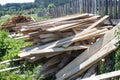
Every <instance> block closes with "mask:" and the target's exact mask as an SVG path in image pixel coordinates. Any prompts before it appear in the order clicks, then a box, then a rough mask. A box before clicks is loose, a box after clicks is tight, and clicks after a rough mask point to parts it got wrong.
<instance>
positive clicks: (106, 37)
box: [56, 24, 120, 78]
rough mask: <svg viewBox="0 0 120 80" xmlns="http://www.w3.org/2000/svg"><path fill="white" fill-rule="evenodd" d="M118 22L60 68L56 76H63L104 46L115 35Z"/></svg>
mask: <svg viewBox="0 0 120 80" xmlns="http://www.w3.org/2000/svg"><path fill="white" fill-rule="evenodd" d="M119 26H120V24H118V25H117V26H115V27H114V28H113V29H112V30H110V31H109V32H108V33H106V34H105V35H104V36H103V37H102V38H101V39H99V40H98V41H97V42H95V43H94V44H93V45H91V46H90V47H89V48H88V49H87V50H86V51H84V52H83V53H82V54H81V55H79V56H78V57H77V58H75V59H74V60H73V61H72V62H70V63H69V64H68V65H67V66H65V67H64V68H63V69H62V70H60V71H59V72H58V73H57V74H56V77H57V78H59V77H61V76H64V73H66V72H68V71H69V70H71V69H74V67H76V66H77V65H78V64H81V63H82V62H84V61H85V60H87V59H88V58H89V57H90V56H92V55H94V54H95V53H96V52H97V51H99V50H100V49H101V48H102V47H103V46H105V45H106V44H107V43H108V42H109V41H110V40H112V39H113V38H114V37H115V35H114V33H115V31H116V30H117V29H118V27H119Z"/></svg>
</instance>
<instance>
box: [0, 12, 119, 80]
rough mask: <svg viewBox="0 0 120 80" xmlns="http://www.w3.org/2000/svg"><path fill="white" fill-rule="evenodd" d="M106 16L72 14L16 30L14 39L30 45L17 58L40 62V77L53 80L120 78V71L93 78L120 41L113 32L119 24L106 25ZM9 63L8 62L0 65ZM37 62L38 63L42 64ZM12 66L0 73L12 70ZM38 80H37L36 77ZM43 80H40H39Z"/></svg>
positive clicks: (117, 28)
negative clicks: (17, 35)
mask: <svg viewBox="0 0 120 80" xmlns="http://www.w3.org/2000/svg"><path fill="white" fill-rule="evenodd" d="M108 18H109V16H104V17H101V16H99V15H94V14H74V15H69V16H65V17H60V18H55V19H49V20H45V21H40V22H31V23H25V24H24V26H22V25H21V26H20V28H19V29H17V28H15V27H14V29H15V30H16V31H19V32H20V33H22V34H23V35H22V36H20V37H15V39H24V40H25V41H26V42H33V44H32V45H31V46H27V47H24V48H22V49H21V53H20V54H19V55H18V56H19V57H20V58H19V59H14V60H12V61H19V60H22V61H24V60H27V61H30V62H33V63H34V62H36V61H40V60H41V59H43V60H42V62H41V63H42V67H41V68H40V70H39V71H38V72H39V76H41V75H44V76H45V77H49V76H53V78H54V79H53V80H101V79H108V78H112V77H116V76H120V71H113V72H110V73H105V74H101V75H96V74H97V71H96V68H97V67H98V63H99V61H100V60H101V59H103V58H105V57H106V56H109V54H110V53H111V52H112V51H114V50H115V49H116V48H117V47H116V46H115V44H116V43H118V42H119V41H120V39H119V38H118V37H119V36H116V35H115V33H118V32H120V31H119V29H120V24H118V25H116V26H115V27H113V26H112V25H105V24H104V21H105V20H106V19H108ZM7 62H11V60H7V61H4V62H1V63H0V64H5V63H7ZM41 63H40V64H41ZM16 68H19V66H18V67H13V68H8V69H4V70H1V71H0V72H2V71H7V70H13V69H16ZM38 78H39V77H38ZM38 80H42V79H38Z"/></svg>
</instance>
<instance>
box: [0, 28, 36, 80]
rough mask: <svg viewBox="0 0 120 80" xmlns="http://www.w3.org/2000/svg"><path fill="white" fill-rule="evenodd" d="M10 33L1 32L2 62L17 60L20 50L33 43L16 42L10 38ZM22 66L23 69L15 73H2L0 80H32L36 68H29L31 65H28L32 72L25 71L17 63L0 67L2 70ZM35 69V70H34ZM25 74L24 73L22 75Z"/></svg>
mask: <svg viewBox="0 0 120 80" xmlns="http://www.w3.org/2000/svg"><path fill="white" fill-rule="evenodd" d="M8 35H9V32H8V31H6V30H0V61H4V60H9V59H13V58H16V57H17V55H18V53H19V52H20V48H21V47H24V46H28V45H31V43H25V42H24V41H22V40H15V39H13V38H10V37H8ZM18 65H20V66H21V68H22V69H21V68H20V69H18V70H15V71H7V72H2V73H1V72H0V80H25V79H26V80H32V78H33V76H32V75H33V70H34V68H35V67H33V66H29V65H31V64H30V63H29V65H28V64H26V65H27V66H29V67H30V68H31V70H29V69H27V70H24V69H23V68H24V67H23V66H24V65H25V64H24V63H22V64H19V62H18V64H16V63H10V64H4V65H0V69H5V68H9V67H12V66H18ZM25 67H26V66H25ZM32 69H33V70H32ZM22 72H23V73H22Z"/></svg>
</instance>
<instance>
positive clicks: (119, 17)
mask: <svg viewBox="0 0 120 80" xmlns="http://www.w3.org/2000/svg"><path fill="white" fill-rule="evenodd" d="M118 19H120V0H118Z"/></svg>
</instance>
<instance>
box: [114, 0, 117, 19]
mask: <svg viewBox="0 0 120 80" xmlns="http://www.w3.org/2000/svg"><path fill="white" fill-rule="evenodd" d="M114 18H115V19H117V0H114Z"/></svg>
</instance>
